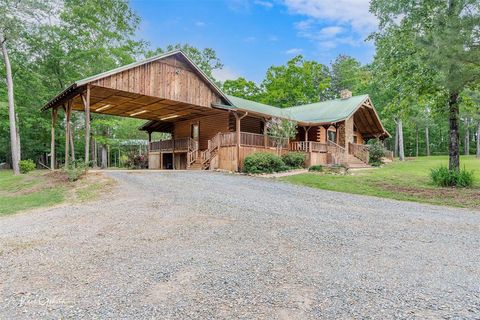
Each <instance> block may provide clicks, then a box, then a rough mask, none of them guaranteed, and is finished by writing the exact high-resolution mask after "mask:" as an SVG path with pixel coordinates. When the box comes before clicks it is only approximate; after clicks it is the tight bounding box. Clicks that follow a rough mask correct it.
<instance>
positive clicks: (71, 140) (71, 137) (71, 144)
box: [68, 126, 75, 161]
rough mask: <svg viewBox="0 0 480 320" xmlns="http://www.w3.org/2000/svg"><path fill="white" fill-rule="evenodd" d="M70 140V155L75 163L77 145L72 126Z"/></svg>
mask: <svg viewBox="0 0 480 320" xmlns="http://www.w3.org/2000/svg"><path fill="white" fill-rule="evenodd" d="M68 135H69V137H68V138H69V139H70V154H71V156H72V161H75V145H74V144H73V127H71V126H70V132H69V134H68Z"/></svg>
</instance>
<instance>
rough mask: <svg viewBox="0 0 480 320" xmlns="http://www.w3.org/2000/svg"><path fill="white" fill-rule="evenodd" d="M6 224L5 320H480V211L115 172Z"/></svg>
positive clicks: (2, 240) (252, 181)
mask: <svg viewBox="0 0 480 320" xmlns="http://www.w3.org/2000/svg"><path fill="white" fill-rule="evenodd" d="M106 174H108V175H109V176H111V177H113V178H115V179H117V180H118V181H119V183H118V185H117V186H115V187H114V189H113V190H112V191H111V193H110V194H109V195H107V196H105V197H102V199H100V200H98V201H95V202H90V203H86V204H78V205H69V206H61V207H56V208H51V209H42V210H36V211H32V212H27V213H22V214H17V215H13V216H7V217H3V218H0V319H14V318H24V319H36V318H54V319H59V318H60V319H61V318H69V319H70V318H75V319H77V318H84V319H104V318H115V319H133V318H135V319H139V318H156V319H169V318H170V319H186V318H190V319H191V318H193V319H214V318H215V319H218V318H220V319H222V318H240V319H258V318H260V319H313V318H322V319H339V318H341V319H350V318H355V319H360V318H361V319H394V318H395V319H439V318H448V319H479V318H480V227H479V226H480V213H479V212H476V211H467V210H462V209H453V208H445V207H436V206H430V205H422V204H415V203H409V202H399V201H393V200H384V199H377V198H373V197H365V196H354V195H347V194H343V193H336V192H328V191H322V190H316V189H310V188H306V187H300V186H294V185H289V184H284V183H280V182H277V181H274V180H271V179H262V178H253V177H245V176H240V175H227V174H221V173H212V172H140V173H137V172H108V173H106Z"/></svg>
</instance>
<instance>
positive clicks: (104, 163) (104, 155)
mask: <svg viewBox="0 0 480 320" xmlns="http://www.w3.org/2000/svg"><path fill="white" fill-rule="evenodd" d="M107 161H108V160H107V145H105V144H102V166H101V168H102V169H107V167H108V163H107Z"/></svg>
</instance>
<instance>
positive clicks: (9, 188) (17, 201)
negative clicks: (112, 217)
mask: <svg viewBox="0 0 480 320" xmlns="http://www.w3.org/2000/svg"><path fill="white" fill-rule="evenodd" d="M108 184H111V181H110V180H108V179H105V178H102V177H99V176H96V175H94V174H89V175H88V177H87V178H84V179H81V180H79V181H77V182H68V181H66V178H65V176H64V175H62V173H61V172H55V173H52V172H50V171H47V170H37V171H33V172H30V173H28V174H21V175H18V176H14V175H13V174H12V171H11V170H0V217H1V216H4V215H8V214H13V213H16V212H19V211H23V210H28V209H34V208H40V207H48V206H53V205H56V204H60V203H63V202H65V201H67V200H68V201H69V202H75V201H80V202H83V201H88V200H91V199H93V198H95V197H96V196H97V195H98V194H100V193H101V192H102V191H103V189H104V186H106V185H108Z"/></svg>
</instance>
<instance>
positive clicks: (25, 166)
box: [18, 159, 37, 173]
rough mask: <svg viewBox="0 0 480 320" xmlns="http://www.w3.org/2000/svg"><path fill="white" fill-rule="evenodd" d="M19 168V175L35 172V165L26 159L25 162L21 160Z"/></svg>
mask: <svg viewBox="0 0 480 320" xmlns="http://www.w3.org/2000/svg"><path fill="white" fill-rule="evenodd" d="M18 164H19V166H20V173H29V172H30V171H33V170H35V168H36V167H37V165H36V164H35V162H33V160H31V159H27V160H21V161H20V162H19V163H18Z"/></svg>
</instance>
